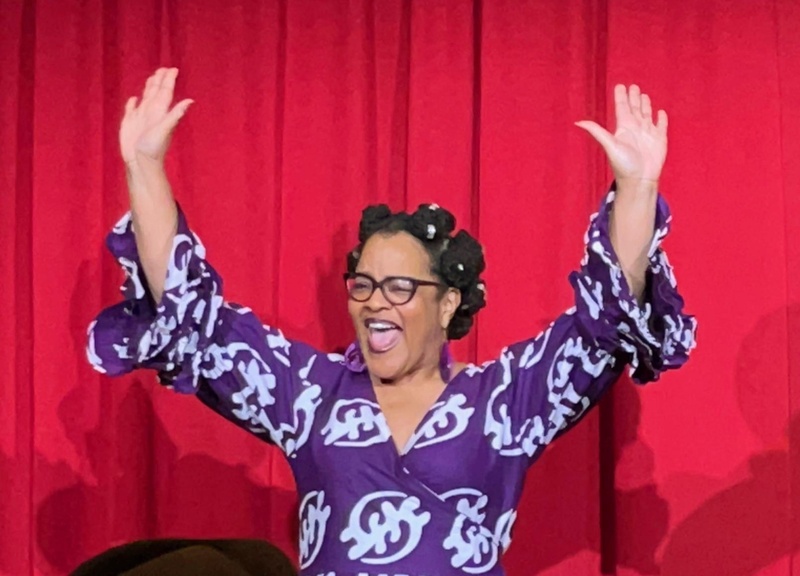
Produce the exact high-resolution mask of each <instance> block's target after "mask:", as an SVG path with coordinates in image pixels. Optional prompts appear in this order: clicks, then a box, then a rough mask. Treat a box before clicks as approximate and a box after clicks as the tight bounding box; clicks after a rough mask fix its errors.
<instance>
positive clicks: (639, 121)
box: [575, 84, 667, 184]
mask: <svg viewBox="0 0 800 576" xmlns="http://www.w3.org/2000/svg"><path fill="white" fill-rule="evenodd" d="M614 105H615V106H614V107H615V113H616V117H617V127H616V130H615V131H614V133H613V134H612V133H611V132H609V131H608V130H606V129H605V128H603V127H602V126H600V125H599V124H597V123H595V122H592V121H590V120H583V121H581V122H576V123H575V124H576V125H577V126H579V127H581V128H583V129H584V130H586V131H587V132H589V134H591V135H592V136H593V137H594V139H595V140H597V141H598V142H599V143H600V145H601V146H602V147H603V149H604V150H605V152H606V155H607V156H608V160H609V162H610V163H611V169H612V170H613V172H614V178H615V179H616V180H617V183H618V184H620V183H622V182H624V181H631V183H633V182H657V181H658V179H659V177H660V176H661V169H662V168H663V166H664V161H665V160H666V158H667V113H666V112H664V111H663V110H659V111H658V114H657V120H656V122H655V123H654V122H653V109H652V105H651V103H650V97H649V96H648V95H647V94H642V93H641V91H640V90H639V87H638V86H637V85H635V84H632V85H631V86H630V88H626V87H625V86H623V85H621V84H618V85H617V86H615V87H614Z"/></svg>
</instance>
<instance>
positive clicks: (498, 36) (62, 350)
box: [0, 0, 800, 576]
mask: <svg viewBox="0 0 800 576" xmlns="http://www.w3.org/2000/svg"><path fill="white" fill-rule="evenodd" d="M0 29H2V30H3V33H2V34H0V82H1V83H2V90H0V310H2V315H1V316H0V348H1V349H2V350H4V351H5V358H6V360H5V366H4V370H3V374H4V376H3V379H2V382H3V385H2V387H0V534H1V535H2V536H0V572H2V573H3V574H9V575H24V574H64V573H66V572H68V571H69V570H70V569H72V568H74V567H75V566H76V565H77V564H78V563H80V562H81V561H82V560H84V559H86V558H87V557H89V556H91V555H93V554H96V553H98V552H100V551H101V550H103V549H105V548H107V547H109V546H111V545H114V544H118V543H121V542H124V541H130V540H133V539H141V538H153V537H167V536H188V537H219V536H241V537H260V538H265V539H268V540H270V541H272V542H275V543H277V544H279V545H280V546H281V547H283V548H284V549H285V550H286V551H287V552H289V553H290V554H293V550H294V547H295V544H294V540H295V530H296V520H295V518H294V513H295V507H296V504H297V498H296V495H295V493H294V488H293V483H292V479H291V475H290V472H289V469H288V466H287V465H286V463H285V462H284V461H283V460H282V459H281V457H280V455H279V453H278V452H277V450H275V449H272V448H270V447H268V446H265V445H263V444H260V443H258V442H257V441H256V440H255V439H254V438H252V437H250V436H249V435H247V434H246V433H245V432H243V431H241V430H238V429H236V428H235V427H233V426H232V425H230V424H229V423H227V422H225V421H223V420H222V419H220V418H217V417H215V416H214V415H213V414H212V413H210V412H209V411H208V410H206V409H205V408H204V407H203V406H201V405H200V404H199V403H198V402H195V401H193V400H192V399H191V398H185V397H178V396H177V395H175V394H172V393H170V392H168V391H165V390H161V389H158V387H157V385H156V383H155V381H154V377H153V376H152V374H137V375H135V376H133V377H129V378H124V379H119V380H109V379H107V378H104V377H101V376H100V375H98V374H96V373H94V372H93V371H92V370H91V369H90V368H89V366H88V364H87V362H86V361H85V356H84V351H83V350H84V342H85V330H86V326H87V324H88V322H89V321H90V320H91V318H92V317H93V315H94V314H95V313H96V312H97V311H98V310H99V309H100V308H101V307H103V306H105V305H108V304H110V303H112V302H114V301H116V300H117V299H118V298H119V292H118V286H119V284H120V282H121V274H120V272H119V271H118V270H117V269H116V267H115V264H114V262H113V261H112V259H111V258H110V256H108V255H107V254H106V253H105V251H104V249H103V245H102V242H103V238H104V235H105V233H106V232H107V230H108V229H109V227H110V226H111V225H112V224H113V223H114V222H115V221H116V219H117V217H119V216H120V215H121V214H122V213H123V211H124V210H125V209H126V192H125V187H124V179H123V175H122V168H121V162H120V160H119V155H118V147H117V142H116V131H117V127H118V124H119V120H120V118H121V111H122V107H123V104H124V101H125V99H126V97H128V96H129V95H132V94H138V93H139V91H140V89H141V86H142V84H143V82H144V80H145V79H146V77H147V75H148V74H149V73H150V72H151V71H152V70H153V69H155V68H156V67H157V66H159V65H175V66H178V67H179V68H180V70H181V74H180V78H179V88H178V95H177V96H178V97H181V98H182V97H187V96H191V97H192V98H194V99H195V100H196V104H195V105H194V106H193V107H192V109H191V110H190V112H189V114H188V116H187V117H186V118H185V119H184V120H183V122H182V124H181V126H180V128H179V131H178V133H177V135H176V137H175V139H174V142H173V149H172V151H171V155H170V158H169V169H170V173H171V177H172V181H173V183H174V187H175V190H176V195H177V197H178V199H179V201H180V202H181V203H182V205H183V207H184V208H185V210H186V211H187V213H188V214H189V216H190V218H191V221H192V223H193V226H194V227H195V228H196V231H197V232H198V233H199V235H200V236H201V237H202V239H203V240H204V242H205V244H206V246H207V248H208V250H209V256H210V260H211V261H213V262H214V264H215V266H216V267H217V268H218V269H219V270H220V272H221V273H222V274H223V277H224V278H225V280H226V287H227V294H228V295H229V297H231V298H232V299H233V300H235V301H238V302H241V303H245V304H248V305H249V306H251V307H252V308H254V309H255V310H256V311H257V312H258V313H259V314H260V316H261V317H262V318H263V319H264V321H265V322H269V323H271V324H274V325H277V326H279V327H281V328H282V329H283V330H284V331H285V332H286V333H287V334H288V335H290V336H291V337H294V338H301V339H305V340H307V341H309V342H311V343H313V344H315V345H317V346H323V347H326V348H330V349H335V348H338V347H343V346H345V345H346V344H347V343H348V340H349V338H350V335H351V332H350V326H349V320H348V318H347V316H346V311H345V309H346V306H345V299H344V294H343V290H342V287H341V286H340V282H339V278H340V273H341V272H342V270H343V268H344V265H345V259H344V256H345V253H346V250H347V249H348V248H350V247H351V246H352V245H354V243H355V240H356V238H355V236H356V225H357V222H358V218H359V214H360V210H361V208H362V207H363V206H364V205H366V204H368V203H373V202H376V201H386V202H388V203H390V204H391V205H392V206H393V207H394V208H401V207H410V208H413V207H416V205H417V204H419V203H421V202H423V201H434V202H438V203H439V204H441V205H443V206H446V207H448V208H450V209H451V210H453V211H454V212H455V213H456V215H457V217H458V219H459V222H460V224H461V225H463V226H464V227H466V228H467V229H469V230H470V231H472V232H473V233H475V234H477V235H478V237H479V238H480V240H481V241H482V242H483V243H484V245H485V248H486V252H487V258H488V263H489V268H488V271H487V279H488V283H489V301H490V305H489V307H488V308H487V309H486V310H484V311H483V312H481V314H480V318H479V321H478V325H477V328H476V329H475V330H474V331H473V333H472V335H471V336H470V337H469V338H468V339H467V340H466V341H465V342H464V343H463V344H459V346H458V349H457V352H458V353H459V356H460V357H461V358H462V359H465V360H481V361H482V360H485V359H488V358H490V357H492V356H494V355H496V354H497V353H498V351H499V349H500V347H501V346H502V345H504V344H507V343H510V342H512V341H515V340H517V339H519V338H523V337H526V336H529V335H531V334H532V333H534V332H537V331H539V330H540V329H541V328H542V327H543V326H545V325H546V323H548V322H549V321H550V320H551V319H552V318H553V317H554V316H555V315H556V314H558V313H559V312H561V311H562V310H563V309H564V308H566V307H568V306H569V305H570V293H571V290H570V288H569V286H568V284H567V281H566V275H567V273H568V272H569V271H570V270H572V269H573V268H574V267H575V266H577V264H578V261H579V259H580V257H581V250H582V236H583V232H584V230H585V228H586V225H587V219H588V216H589V214H590V213H591V212H592V211H593V210H594V209H595V208H596V207H597V205H598V201H599V198H600V197H601V195H602V193H603V192H604V189H605V187H606V185H607V184H608V181H609V180H608V172H607V169H606V167H605V160H604V157H603V155H602V152H601V151H600V149H599V146H597V145H596V144H594V143H593V142H592V141H590V139H589V137H588V136H587V135H586V134H584V133H582V132H581V131H580V130H579V129H577V128H575V127H574V126H573V125H572V123H573V122H574V121H576V120H580V119H587V118H588V119H599V120H600V121H602V122H606V123H608V122H612V121H613V117H612V115H611V111H612V110H611V108H610V106H609V102H608V100H609V98H608V97H609V94H610V92H611V90H612V87H613V84H614V83H618V82H621V83H632V82H637V83H639V84H640V85H641V86H642V87H643V89H644V90H646V91H647V92H648V93H649V94H651V95H652V97H653V100H654V103H655V105H656V106H658V107H663V108H665V109H666V110H668V112H669V114H670V119H671V121H670V153H669V158H668V160H667V168H666V174H665V176H664V179H663V191H664V193H665V195H666V196H667V198H668V199H669V202H670V204H671V207H672V209H673V213H674V218H675V225H674V230H673V235H672V236H671V238H670V239H669V240H668V242H667V245H666V247H667V250H668V253H669V256H670V258H671V260H672V262H673V264H674V265H675V267H676V273H677V276H678V280H679V282H680V286H681V290H682V293H683V294H684V295H685V297H686V300H687V304H688V308H689V311H690V312H691V313H694V314H696V315H697V317H698V319H699V322H700V330H699V347H698V349H697V350H696V352H695V354H694V357H693V359H692V360H691V361H690V362H689V364H688V365H687V366H686V367H685V368H684V369H683V370H681V371H679V372H676V373H670V374H668V375H666V376H665V377H664V378H663V379H662V381H661V382H659V383H657V384H655V385H652V386H648V387H646V388H636V387H634V386H633V385H632V384H631V383H630V382H628V381H621V382H619V383H618V385H617V386H616V387H615V389H614V391H613V393H612V394H611V395H610V396H608V397H607V398H606V399H605V400H604V401H603V403H602V405H601V406H600V409H599V410H596V411H594V412H593V413H592V414H591V416H590V417H589V418H588V419H587V420H586V421H584V422H583V423H582V424H581V425H580V426H578V427H577V428H576V429H575V430H574V431H572V432H571V433H570V434H568V435H566V436H565V437H564V438H562V439H561V440H559V441H558V442H557V443H556V444H555V445H554V446H553V447H552V448H551V449H550V450H549V451H548V452H547V453H546V454H545V456H544V457H543V459H542V460H541V461H540V462H539V463H538V464H537V465H536V466H535V467H534V468H533V469H532V471H531V473H530V477H529V482H528V485H527V489H526V492H525V496H524V499H523V503H522V505H521V510H520V515H519V521H518V524H517V527H516V530H515V534H514V543H513V544H512V546H511V549H510V552H509V553H508V554H507V556H506V561H505V564H506V566H507V568H508V571H509V574H510V576H528V575H531V574H541V575H546V576H557V575H559V576H560V575H570V576H571V575H578V574H580V575H584V574H587V575H592V574H618V575H651V574H659V573H660V574H664V575H669V576H673V575H674V576H694V575H700V576H705V575H726V576H745V575H762V576H763V575H778V576H784V575H790V574H796V573H798V571H800V241H798V238H799V237H800V217H799V216H798V215H799V214H800V36H798V34H797V31H798V30H800V4H799V3H798V2H797V1H796V0H773V1H766V0H765V1H762V2H744V1H739V0H682V1H674V0H650V1H649V2H640V1H637V0H538V1H534V0H529V1H522V0H424V1H423V0H417V1H413V2H412V1H408V0H406V1H404V0H349V1H348V0H335V1H334V0H328V1H320V0H291V1H290V0H272V1H262V0H225V1H221V0H193V1H192V2H179V1H178V0H147V1H144V0H59V1H58V2H54V1H49V2H48V1H44V0H0ZM793 569H794V572H793V571H792V570H793Z"/></svg>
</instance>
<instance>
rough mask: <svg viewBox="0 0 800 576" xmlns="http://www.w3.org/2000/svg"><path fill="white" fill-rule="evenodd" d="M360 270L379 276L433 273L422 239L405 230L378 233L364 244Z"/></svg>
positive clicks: (358, 268) (425, 274)
mask: <svg viewBox="0 0 800 576" xmlns="http://www.w3.org/2000/svg"><path fill="white" fill-rule="evenodd" d="M356 269H357V271H358V272H365V273H368V274H370V275H371V276H375V277H376V278H378V279H380V278H384V277H386V276H420V277H425V276H429V275H430V269H431V265H430V257H429V256H428V253H427V252H426V250H425V247H424V246H423V245H422V243H421V242H420V241H419V240H417V239H416V238H414V237H413V236H412V235H411V234H408V233H406V232H397V233H394V234H391V235H387V234H375V235H374V236H372V237H371V238H370V239H369V240H367V243H366V244H365V245H364V248H363V250H362V251H361V258H360V259H359V261H358V267H357V268H356Z"/></svg>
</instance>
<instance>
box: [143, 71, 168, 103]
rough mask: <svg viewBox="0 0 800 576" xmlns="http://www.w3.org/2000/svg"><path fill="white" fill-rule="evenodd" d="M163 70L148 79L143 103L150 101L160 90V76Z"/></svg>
mask: <svg viewBox="0 0 800 576" xmlns="http://www.w3.org/2000/svg"><path fill="white" fill-rule="evenodd" d="M162 70H163V68H159V69H158V70H156V71H155V72H153V74H152V75H151V76H150V78H148V79H147V83H146V84H145V85H144V92H142V101H143V102H144V101H145V100H149V99H150V98H152V96H153V95H154V94H155V93H156V91H157V90H158V85H159V83H160V80H159V75H160V74H161V71H162Z"/></svg>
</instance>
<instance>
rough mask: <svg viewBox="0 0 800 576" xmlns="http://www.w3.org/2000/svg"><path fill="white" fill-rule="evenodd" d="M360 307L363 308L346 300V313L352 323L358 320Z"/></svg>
mask: <svg viewBox="0 0 800 576" xmlns="http://www.w3.org/2000/svg"><path fill="white" fill-rule="evenodd" d="M362 306H363V304H359V303H358V302H354V301H352V300H350V299H349V298H348V299H347V313H348V314H350V318H351V319H352V320H353V322H354V323H355V322H356V321H357V320H358V318H359V315H360V313H361V307H362Z"/></svg>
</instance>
